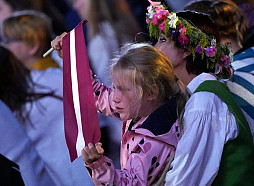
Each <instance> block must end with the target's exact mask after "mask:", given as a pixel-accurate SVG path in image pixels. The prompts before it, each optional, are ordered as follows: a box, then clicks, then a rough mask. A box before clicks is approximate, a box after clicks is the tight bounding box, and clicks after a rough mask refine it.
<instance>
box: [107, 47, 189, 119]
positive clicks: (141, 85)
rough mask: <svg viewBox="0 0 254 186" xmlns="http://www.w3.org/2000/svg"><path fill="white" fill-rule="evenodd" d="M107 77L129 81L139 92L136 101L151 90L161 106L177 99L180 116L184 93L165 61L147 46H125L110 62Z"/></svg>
mask: <svg viewBox="0 0 254 186" xmlns="http://www.w3.org/2000/svg"><path fill="white" fill-rule="evenodd" d="M112 62H113V64H112V66H111V76H112V77H114V78H117V79H118V80H119V81H122V82H123V83H124V82H125V81H126V79H127V78H128V79H130V80H131V81H132V82H133V85H134V86H135V87H138V89H139V99H140V100H141V98H142V97H143V95H144V92H151V91H153V90H154V89H155V88H157V89H158V91H159V94H158V97H157V100H158V101H159V102H162V103H165V102H166V101H167V100H169V99H170V98H172V97H175V98H176V99H177V110H178V111H177V113H178V116H179V119H181V118H180V116H181V115H182V111H183V110H184V106H185V102H186V101H187V98H188V96H187V93H186V91H185V89H184V87H183V85H182V84H181V83H180V82H179V81H178V79H177V78H176V75H175V73H174V72H173V67H172V65H171V63H170V61H169V60H168V58H167V57H166V56H165V55H164V54H162V53H161V52H159V51H158V50H157V49H155V48H154V47H153V46H151V45H150V44H146V43H139V44H131V43H128V44H125V45H124V46H123V47H122V48H121V51H120V53H119V54H117V55H116V57H115V58H114V59H113V60H112Z"/></svg>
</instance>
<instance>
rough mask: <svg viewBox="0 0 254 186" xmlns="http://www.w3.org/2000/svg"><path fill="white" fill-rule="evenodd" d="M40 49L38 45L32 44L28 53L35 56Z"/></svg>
mask: <svg viewBox="0 0 254 186" xmlns="http://www.w3.org/2000/svg"><path fill="white" fill-rule="evenodd" d="M39 48H40V45H39V44H33V45H31V46H30V49H29V51H28V53H29V55H31V56H35V55H36V54H37V52H38V50H39Z"/></svg>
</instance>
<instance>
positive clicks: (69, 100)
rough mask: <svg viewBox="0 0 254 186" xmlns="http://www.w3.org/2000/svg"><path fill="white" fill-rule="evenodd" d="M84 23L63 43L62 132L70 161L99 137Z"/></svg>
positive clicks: (66, 37)
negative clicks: (63, 131) (63, 132)
mask: <svg viewBox="0 0 254 186" xmlns="http://www.w3.org/2000/svg"><path fill="white" fill-rule="evenodd" d="M86 22H87V21H86V20H84V21H81V22H80V23H79V24H78V25H77V26H76V27H75V28H74V29H73V30H72V31H71V32H69V33H68V34H67V35H65V36H64V38H63V40H62V49H63V104H64V130H65V138H66V143H67V147H68V149H69V153H70V158H71V161H74V160H75V159H76V158H77V157H79V156H80V155H81V150H82V149H83V148H84V146H86V145H87V144H88V143H94V144H95V143H97V142H98V141H99V140H100V137H101V133H100V126H99V120H98V116H97V109H96V107H95V99H94V94H93V87H92V80H91V74H90V68H89V61H88V56H87V50H86V43H85V38H84V32H83V26H84V24H86Z"/></svg>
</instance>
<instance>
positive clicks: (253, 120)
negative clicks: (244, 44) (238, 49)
mask: <svg viewBox="0 0 254 186" xmlns="http://www.w3.org/2000/svg"><path fill="white" fill-rule="evenodd" d="M232 65H233V67H234V69H235V72H234V75H233V80H232V81H229V82H228V87H229V89H230V91H231V92H232V94H233V96H234V98H235V100H236V101H237V102H238V104H239V105H240V107H241V108H242V110H243V112H244V114H245V116H246V119H247V120H248V123H249V125H250V128H251V133H252V137H253V141H254V47H252V48H249V49H247V50H245V51H244V52H242V53H239V54H237V55H235V56H234V62H233V63H232Z"/></svg>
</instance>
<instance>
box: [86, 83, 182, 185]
mask: <svg viewBox="0 0 254 186" xmlns="http://www.w3.org/2000/svg"><path fill="white" fill-rule="evenodd" d="M93 86H94V93H95V98H96V104H97V105H96V106H97V108H98V110H99V111H100V112H102V113H104V114H105V115H109V116H113V115H115V116H116V117H117V114H114V109H113V106H112V101H111V92H112V90H111V89H110V88H108V87H106V86H104V85H102V84H101V83H100V82H99V81H97V80H94V82H93ZM179 136H180V131H179V127H178V122H177V114H176V99H175V98H172V99H170V100H169V101H168V102H167V103H165V104H164V105H162V106H161V107H160V108H158V109H157V110H155V111H154V112H153V113H152V114H150V115H149V116H148V117H146V118H142V119H140V120H139V121H137V122H135V121H133V120H132V121H130V120H129V121H126V122H124V123H123V128H122V142H121V170H119V169H115V167H114V165H113V162H112V160H111V159H109V158H107V157H105V156H102V157H101V158H100V159H98V160H97V161H95V162H94V163H93V164H91V165H89V166H87V170H88V172H89V173H90V176H91V179H92V181H93V182H94V184H95V185H104V184H105V185H108V184H110V185H117V186H120V185H150V184H152V183H154V182H156V181H157V179H159V177H160V175H161V173H162V171H163V169H164V167H165V166H166V165H167V164H168V163H171V161H172V160H173V157H174V153H175V149H176V146H177V143H178V140H179Z"/></svg>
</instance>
